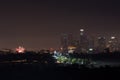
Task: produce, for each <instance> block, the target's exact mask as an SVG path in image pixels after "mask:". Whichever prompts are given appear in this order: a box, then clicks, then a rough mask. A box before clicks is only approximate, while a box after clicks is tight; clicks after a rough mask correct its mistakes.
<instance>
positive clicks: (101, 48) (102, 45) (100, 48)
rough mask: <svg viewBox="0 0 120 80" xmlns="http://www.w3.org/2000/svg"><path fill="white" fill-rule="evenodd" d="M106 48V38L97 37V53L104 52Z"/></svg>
mask: <svg viewBox="0 0 120 80" xmlns="http://www.w3.org/2000/svg"><path fill="white" fill-rule="evenodd" d="M105 48H106V38H105V37H98V51H99V52H104V49H105Z"/></svg>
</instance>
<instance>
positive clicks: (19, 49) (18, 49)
mask: <svg viewBox="0 0 120 80" xmlns="http://www.w3.org/2000/svg"><path fill="white" fill-rule="evenodd" d="M16 52H18V53H24V52H25V48H23V47H21V46H19V47H18V48H16Z"/></svg>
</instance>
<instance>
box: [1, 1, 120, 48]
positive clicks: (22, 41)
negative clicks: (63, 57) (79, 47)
mask: <svg viewBox="0 0 120 80" xmlns="http://www.w3.org/2000/svg"><path fill="white" fill-rule="evenodd" d="M80 28H84V29H85V32H86V34H88V36H89V35H96V36H98V35H104V36H107V37H110V36H113V35H114V36H118V38H120V35H119V34H120V31H119V30H120V2H116V1H115V0H114V1H110V0H109V2H108V1H105V0H104V1H102V0H95V1H91V0H77V1H76V0H48V1H47V0H43V1H42V0H39V1H36V0H14V1H13V0H3V1H2V0H1V1H0V49H2V48H11V49H14V48H15V47H18V46H19V45H21V46H24V47H25V48H27V49H33V50H38V49H42V48H50V47H53V48H58V47H59V46H60V36H61V33H73V34H74V35H75V36H78V37H79V29H80Z"/></svg>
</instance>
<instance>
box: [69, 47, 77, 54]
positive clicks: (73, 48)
mask: <svg viewBox="0 0 120 80" xmlns="http://www.w3.org/2000/svg"><path fill="white" fill-rule="evenodd" d="M75 50H76V47H75V46H68V53H74V51H75Z"/></svg>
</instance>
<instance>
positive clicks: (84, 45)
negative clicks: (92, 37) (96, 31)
mask: <svg viewBox="0 0 120 80" xmlns="http://www.w3.org/2000/svg"><path fill="white" fill-rule="evenodd" d="M88 45H89V41H88V39H87V36H86V35H85V34H84V29H80V42H79V49H80V52H82V53H86V52H87V51H88V47H89V46H88Z"/></svg>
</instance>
